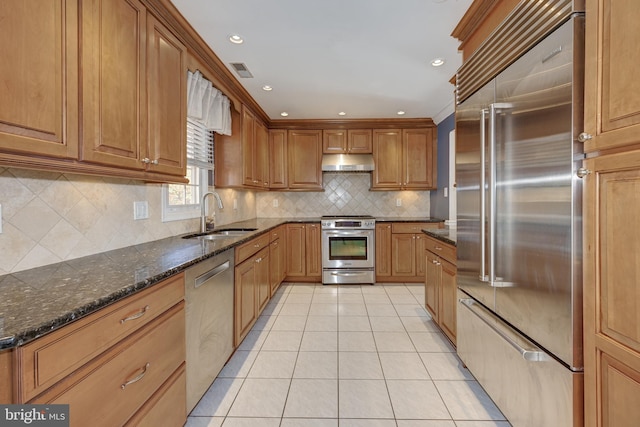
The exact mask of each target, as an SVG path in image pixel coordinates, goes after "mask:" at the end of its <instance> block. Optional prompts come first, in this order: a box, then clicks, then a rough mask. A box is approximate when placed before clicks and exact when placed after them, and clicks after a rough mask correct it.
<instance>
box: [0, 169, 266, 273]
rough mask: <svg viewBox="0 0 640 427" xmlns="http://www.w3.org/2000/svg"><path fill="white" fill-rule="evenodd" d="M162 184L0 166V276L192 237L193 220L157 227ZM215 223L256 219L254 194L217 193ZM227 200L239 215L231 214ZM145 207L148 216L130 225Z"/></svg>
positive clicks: (231, 209)
mask: <svg viewBox="0 0 640 427" xmlns="http://www.w3.org/2000/svg"><path fill="white" fill-rule="evenodd" d="M161 189H162V186H161V185H160V184H147V183H144V182H141V181H134V180H127V179H118V178H105V177H93V176H83V175H73V174H61V173H56V172H42V171H32V170H22V169H13V168H9V169H5V168H0V205H2V234H0V274H6V273H11V272H16V271H21V270H25V269H28V268H33V267H39V266H42V265H47V264H52V263H55V262H60V261H63V260H68V259H73V258H79V257H82V256H86V255H91V254H95V253H99V252H104V251H108V250H111V249H117V248H122V247H125V246H130V245H135V244H139V243H144V242H148V241H152V240H157V239H162V238H165V237H170V236H176V235H180V234H184V233H189V232H195V231H196V230H197V229H198V226H199V219H198V218H195V219H188V220H181V221H171V222H162V220H161V197H162V196H161V194H162V193H161ZM218 192H219V194H220V196H221V197H222V199H223V201H224V203H225V209H224V210H222V211H219V212H217V215H216V221H217V223H218V225H221V224H227V223H230V222H233V221H239V220H243V219H250V218H254V217H255V197H254V195H253V192H247V191H236V190H218ZM233 199H237V200H238V203H237V204H238V209H236V210H234V209H233ZM145 200H146V201H147V202H148V204H149V218H147V219H143V220H134V219H133V202H134V201H145Z"/></svg>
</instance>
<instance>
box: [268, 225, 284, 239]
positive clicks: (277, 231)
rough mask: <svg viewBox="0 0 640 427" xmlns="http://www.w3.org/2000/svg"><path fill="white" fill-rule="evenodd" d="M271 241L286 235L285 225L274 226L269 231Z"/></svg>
mask: <svg viewBox="0 0 640 427" xmlns="http://www.w3.org/2000/svg"><path fill="white" fill-rule="evenodd" d="M269 236H270V241H272V242H273V241H274V240H278V239H279V238H280V237H282V236H284V227H282V226H280V227H277V228H274V229H273V230H271V231H270V232H269Z"/></svg>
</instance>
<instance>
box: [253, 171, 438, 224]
mask: <svg viewBox="0 0 640 427" xmlns="http://www.w3.org/2000/svg"><path fill="white" fill-rule="evenodd" d="M370 186H371V174H369V173H327V172H325V173H324V174H323V187H324V192H274V191H270V192H264V193H257V195H256V198H257V201H256V209H257V211H258V212H259V213H260V216H261V217H271V218H277V217H289V216H294V217H319V216H322V215H365V214H366V215H373V216H386V217H428V216H429V209H430V198H429V192H428V191H370V190H369V188H370ZM398 200H400V204H401V206H397V204H398V203H397V202H398ZM274 202H275V203H274ZM276 204H277V206H275V205H276Z"/></svg>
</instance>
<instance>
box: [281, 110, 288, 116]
mask: <svg viewBox="0 0 640 427" xmlns="http://www.w3.org/2000/svg"><path fill="white" fill-rule="evenodd" d="M280 115H281V116H282V117H287V116H288V115H289V113H287V112H286V111H283V112H282V113H280Z"/></svg>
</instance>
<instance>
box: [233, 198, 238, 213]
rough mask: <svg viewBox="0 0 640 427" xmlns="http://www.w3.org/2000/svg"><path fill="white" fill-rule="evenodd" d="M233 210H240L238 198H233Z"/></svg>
mask: <svg viewBox="0 0 640 427" xmlns="http://www.w3.org/2000/svg"><path fill="white" fill-rule="evenodd" d="M233 210H234V211H237V210H238V199H233Z"/></svg>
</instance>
